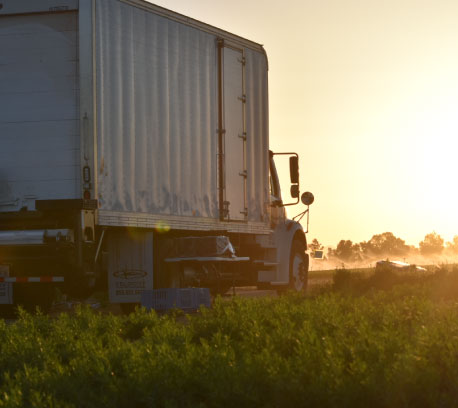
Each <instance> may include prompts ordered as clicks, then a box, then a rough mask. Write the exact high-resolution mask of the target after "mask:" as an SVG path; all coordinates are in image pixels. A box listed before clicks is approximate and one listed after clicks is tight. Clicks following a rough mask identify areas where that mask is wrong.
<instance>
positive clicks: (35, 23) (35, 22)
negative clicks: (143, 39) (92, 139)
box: [0, 2, 80, 211]
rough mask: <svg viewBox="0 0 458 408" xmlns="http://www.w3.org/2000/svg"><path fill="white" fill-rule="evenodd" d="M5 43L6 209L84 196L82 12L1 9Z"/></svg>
mask: <svg viewBox="0 0 458 408" xmlns="http://www.w3.org/2000/svg"><path fill="white" fill-rule="evenodd" d="M26 6H27V7H28V8H27V7H26ZM34 6H35V5H34V4H33V3H30V2H29V3H26V2H17V3H13V2H8V3H5V10H4V11H5V13H6V12H10V13H13V12H24V11H26V10H29V11H36V8H34ZM0 50H1V52H0V106H1V109H0V146H1V149H0V211H15V210H19V209H21V208H24V207H27V208H28V209H29V210H33V209H34V207H35V200H37V199H62V198H78V197H79V196H80V192H79V191H80V190H79V183H80V181H79V173H80V138H79V105H78V102H79V99H78V97H79V80H78V14H77V13H76V12H65V13H40V14H27V15H2V16H0Z"/></svg>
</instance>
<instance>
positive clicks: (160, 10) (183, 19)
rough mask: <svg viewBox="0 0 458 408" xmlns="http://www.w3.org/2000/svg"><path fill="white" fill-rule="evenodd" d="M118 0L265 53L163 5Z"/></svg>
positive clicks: (255, 45)
mask: <svg viewBox="0 0 458 408" xmlns="http://www.w3.org/2000/svg"><path fill="white" fill-rule="evenodd" d="M118 1H120V2H122V3H126V4H129V5H131V6H134V7H137V8H141V9H144V10H146V11H151V12H153V13H155V14H158V15H160V16H162V17H165V18H168V19H170V20H174V21H177V22H179V23H183V24H186V25H188V26H191V27H195V28H198V29H200V30H203V31H206V32H207V33H209V34H213V35H216V36H220V37H223V38H224V39H226V40H230V41H233V42H236V43H238V44H241V45H243V46H245V47H247V48H251V49H253V50H255V51H259V52H262V53H263V54H264V55H266V51H265V49H264V47H263V45H262V44H259V43H256V42H254V41H251V40H248V39H246V38H243V37H240V36H239V35H236V34H233V33H230V32H229V31H226V30H223V29H221V28H218V27H215V26H212V25H210V24H207V23H204V22H202V21H199V20H196V19H194V18H192V17H188V16H185V15H184V14H180V13H177V12H176V11H173V10H170V9H166V8H165V7H161V6H158V5H156V4H153V3H150V2H149V1H146V0H118ZM266 59H267V55H266Z"/></svg>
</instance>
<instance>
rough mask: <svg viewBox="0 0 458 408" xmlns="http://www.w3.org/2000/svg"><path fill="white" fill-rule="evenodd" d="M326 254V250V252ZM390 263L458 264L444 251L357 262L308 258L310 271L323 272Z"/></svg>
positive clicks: (378, 256) (370, 258) (450, 254)
mask: <svg viewBox="0 0 458 408" xmlns="http://www.w3.org/2000/svg"><path fill="white" fill-rule="evenodd" d="M326 253H327V250H326ZM387 259H388V260H390V261H402V262H407V263H409V264H411V265H418V266H431V265H433V266H434V265H436V266H442V265H452V264H458V254H454V253H449V252H448V251H444V252H443V253H442V254H440V255H429V256H424V255H421V254H419V253H412V254H406V255H405V256H393V255H388V254H386V255H377V256H372V257H370V256H366V257H364V258H363V259H361V260H358V261H352V262H347V261H342V260H341V259H339V258H336V257H331V258H328V257H327V255H326V258H325V259H313V258H312V257H310V270H311V271H325V270H333V269H341V268H346V269H360V268H375V264H376V262H377V261H380V260H387Z"/></svg>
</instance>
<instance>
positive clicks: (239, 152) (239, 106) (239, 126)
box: [222, 47, 246, 221]
mask: <svg viewBox="0 0 458 408" xmlns="http://www.w3.org/2000/svg"><path fill="white" fill-rule="evenodd" d="M242 59H243V53H242V50H236V49H232V48H228V47H224V48H223V64H222V65H223V75H222V77H223V113H224V130H225V132H224V178H225V184H224V187H225V188H224V196H225V197H224V198H225V200H226V201H227V202H228V203H229V204H228V211H229V214H228V218H229V219H230V220H239V221H244V220H245V219H246V213H245V210H246V197H245V184H246V178H245V177H244V174H245V173H246V168H245V157H244V155H245V141H244V139H243V137H244V134H245V124H244V109H245V107H244V102H243V98H244V91H243V69H244V66H243V63H242V61H243V60H242Z"/></svg>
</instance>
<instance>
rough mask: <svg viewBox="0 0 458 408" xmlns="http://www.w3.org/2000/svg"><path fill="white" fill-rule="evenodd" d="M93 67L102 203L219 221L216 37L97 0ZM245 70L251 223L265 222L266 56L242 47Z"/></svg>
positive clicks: (102, 205) (117, 209)
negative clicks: (94, 69)
mask: <svg viewBox="0 0 458 408" xmlns="http://www.w3.org/2000/svg"><path fill="white" fill-rule="evenodd" d="M96 67H97V80H96V83H97V85H96V87H97V97H96V99H97V133H98V135H97V139H98V172H99V173H98V193H99V201H100V209H101V210H102V211H104V212H106V211H113V212H118V213H119V212H129V213H138V214H141V213H143V214H155V215H164V216H167V215H174V216H182V217H196V218H198V217H200V218H209V219H213V220H215V219H218V217H219V214H218V179H217V153H218V152H217V148H218V143H217V141H218V139H217V138H218V134H217V128H218V123H217V117H218V113H217V109H218V106H217V104H218V95H217V92H218V87H217V70H218V64H217V36H216V35H215V34H212V33H209V32H207V31H205V30H200V29H198V28H195V27H191V26H189V25H186V24H183V23H181V22H178V21H174V20H173V19H169V18H166V17H164V16H160V15H158V14H155V13H153V12H150V11H147V10H146V9H144V8H139V7H133V6H131V5H128V4H125V3H123V2H120V1H113V0H97V2H96ZM246 72H247V75H246V93H247V129H248V135H247V139H248V140H247V152H248V154H247V158H248V160H247V161H248V163H247V174H248V178H247V202H248V204H249V208H248V211H249V212H248V221H254V222H265V219H264V218H263V217H264V215H265V211H266V203H267V201H268V198H269V197H268V191H267V186H268V183H267V178H268V155H267V151H268V147H267V146H268V130H267V129H268V123H267V121H268V118H267V61H266V58H265V55H264V54H263V52H261V51H260V52H257V51H253V50H248V49H247V50H246ZM227 159H230V158H227Z"/></svg>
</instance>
